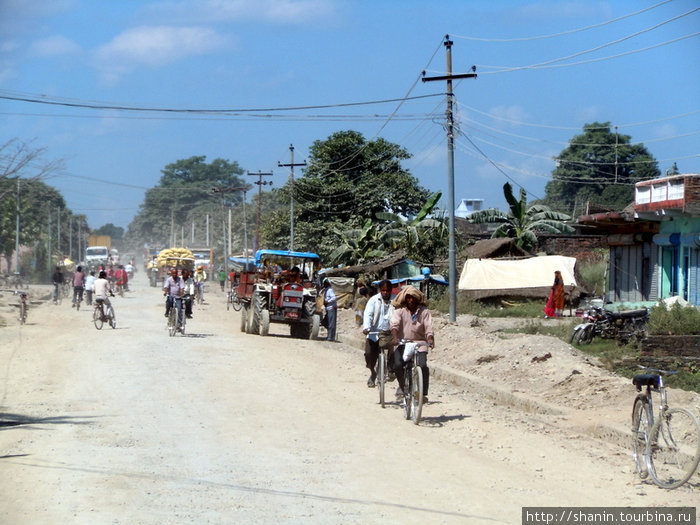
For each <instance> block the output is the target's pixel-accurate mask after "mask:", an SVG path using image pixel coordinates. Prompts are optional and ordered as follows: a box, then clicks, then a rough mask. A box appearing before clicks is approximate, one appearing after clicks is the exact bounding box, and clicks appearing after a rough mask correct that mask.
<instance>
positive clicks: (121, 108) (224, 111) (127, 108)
mask: <svg viewBox="0 0 700 525" xmlns="http://www.w3.org/2000/svg"><path fill="white" fill-rule="evenodd" d="M0 93H1V92H0ZM440 96H443V94H442V93H433V94H430V95H415V96H413V97H404V98H391V99H384V100H371V101H365V102H347V103H339V104H325V105H310V106H290V107H277V108H230V109H193V108H166V107H162V108H156V107H146V106H140V107H139V106H119V105H113V104H94V103H88V102H61V101H59V100H51V99H49V98H40V96H39V95H33V96H17V95H7V94H0V99H4V100H14V101H18V102H28V103H32V104H47V105H51V106H65V107H74V108H86V109H103V110H104V109H109V110H114V111H139V112H156V113H161V112H162V113H187V114H228V113H234V114H235V113H261V112H269V111H300V110H308V109H327V108H339V107H351V106H369V105H374V104H388V103H392V102H405V101H406V100H418V99H423V98H432V97H440Z"/></svg>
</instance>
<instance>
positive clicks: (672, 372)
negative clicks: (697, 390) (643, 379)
mask: <svg viewBox="0 0 700 525" xmlns="http://www.w3.org/2000/svg"><path fill="white" fill-rule="evenodd" d="M637 368H641V369H642V370H649V371H650V372H658V373H659V374H663V375H669V376H672V375H676V374H677V373H678V370H661V369H659V368H651V367H650V366H644V365H637Z"/></svg>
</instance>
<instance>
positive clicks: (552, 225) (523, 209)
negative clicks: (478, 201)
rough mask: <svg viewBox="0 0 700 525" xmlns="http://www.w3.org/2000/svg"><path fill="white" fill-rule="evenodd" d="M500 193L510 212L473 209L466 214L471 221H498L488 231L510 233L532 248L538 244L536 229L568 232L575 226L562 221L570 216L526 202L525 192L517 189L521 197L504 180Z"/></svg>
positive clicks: (525, 246)
mask: <svg viewBox="0 0 700 525" xmlns="http://www.w3.org/2000/svg"><path fill="white" fill-rule="evenodd" d="M503 195H504V196H505V198H506V201H507V202H508V206H509V208H510V212H509V213H504V212H502V211H501V210H497V209H494V208H491V209H488V210H479V211H475V212H474V213H472V214H471V215H470V216H469V221H470V222H473V223H474V224H498V227H497V228H496V230H495V231H494V232H493V234H492V235H491V238H496V237H511V238H514V239H516V244H517V245H518V246H519V247H520V248H522V249H523V250H527V251H532V250H534V249H535V247H536V246H537V232H548V233H571V232H573V231H574V229H573V228H572V227H571V226H569V225H568V224H566V223H565V221H567V220H570V219H571V217H569V216H568V215H565V214H563V213H559V212H555V211H552V210H551V209H549V207H547V206H544V205H542V204H534V205H532V206H529V207H528V205H527V195H526V193H525V190H524V189H522V188H521V189H520V198H519V199H516V198H515V196H514V195H513V187H512V186H511V185H510V183H508V182H506V183H505V184H504V185H503Z"/></svg>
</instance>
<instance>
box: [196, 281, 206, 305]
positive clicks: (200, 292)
mask: <svg viewBox="0 0 700 525" xmlns="http://www.w3.org/2000/svg"><path fill="white" fill-rule="evenodd" d="M194 300H195V302H196V303H197V304H202V303H203V302H204V283H203V282H201V281H195V283H194Z"/></svg>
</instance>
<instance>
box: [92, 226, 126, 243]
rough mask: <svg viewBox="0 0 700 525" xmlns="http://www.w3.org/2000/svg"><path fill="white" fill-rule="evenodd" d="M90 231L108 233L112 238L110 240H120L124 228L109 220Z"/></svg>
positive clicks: (99, 233)
mask: <svg viewBox="0 0 700 525" xmlns="http://www.w3.org/2000/svg"><path fill="white" fill-rule="evenodd" d="M92 233H95V234H97V235H109V236H110V237H111V238H112V241H115V240H116V241H120V240H121V239H122V237H124V228H122V227H121V226H115V225H114V224H112V223H111V222H108V223H107V224H104V225H102V226H100V227H99V228H97V229H96V230H93V232H92Z"/></svg>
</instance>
